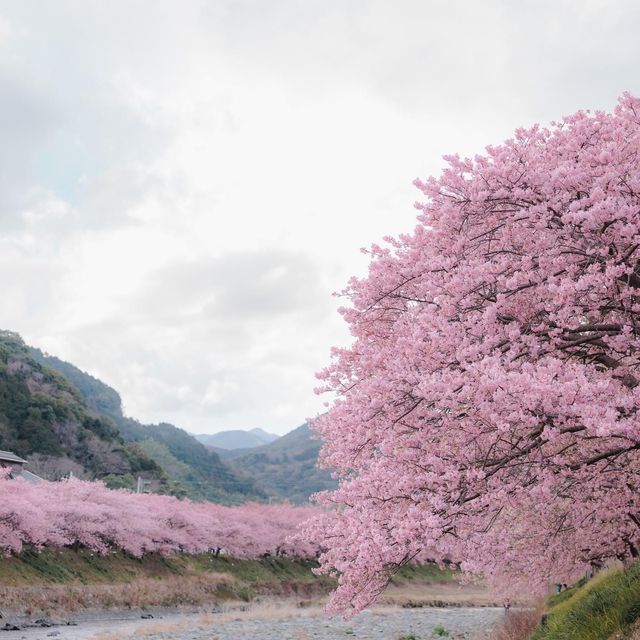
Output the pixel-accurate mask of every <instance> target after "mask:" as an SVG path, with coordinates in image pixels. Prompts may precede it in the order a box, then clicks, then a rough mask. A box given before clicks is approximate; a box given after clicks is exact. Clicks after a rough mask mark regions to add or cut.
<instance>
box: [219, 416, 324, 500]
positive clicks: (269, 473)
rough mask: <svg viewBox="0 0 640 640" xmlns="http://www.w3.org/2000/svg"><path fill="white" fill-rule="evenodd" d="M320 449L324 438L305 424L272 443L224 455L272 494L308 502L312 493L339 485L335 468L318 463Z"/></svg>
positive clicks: (229, 461) (230, 462)
mask: <svg viewBox="0 0 640 640" xmlns="http://www.w3.org/2000/svg"><path fill="white" fill-rule="evenodd" d="M319 451H320V442H319V441H318V440H314V439H313V438H312V434H311V430H310V429H309V427H308V425H306V424H303V425H302V426H300V427H298V428H297V429H294V430H293V431H291V432H290V433H287V434H286V435H284V436H282V437H281V438H278V439H277V440H275V441H274V442H271V443H270V444H266V445H262V446H260V447H255V448H253V449H236V450H234V451H227V452H221V455H222V456H223V459H224V460H225V461H226V462H227V463H228V464H230V465H231V466H232V467H233V468H234V469H235V470H236V472H237V473H238V474H245V475H247V476H249V477H251V478H253V479H254V480H255V483H256V485H257V486H259V487H260V488H261V489H262V490H263V491H264V492H265V493H267V494H268V495H269V496H270V497H273V498H276V499H287V500H291V501H292V502H295V503H304V502H307V500H308V499H309V496H310V495H311V494H313V493H316V492H317V491H323V490H325V489H333V488H335V487H336V481H335V480H334V479H333V478H332V477H331V472H330V471H329V470H327V469H319V468H318V467H317V466H316V463H317V461H318V452H319Z"/></svg>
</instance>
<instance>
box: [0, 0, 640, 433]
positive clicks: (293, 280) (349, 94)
mask: <svg viewBox="0 0 640 640" xmlns="http://www.w3.org/2000/svg"><path fill="white" fill-rule="evenodd" d="M639 24H640V4H639V3H637V2H634V1H632V0H630V1H629V2H616V1H615V0H614V1H605V0H598V1H590V0H586V1H585V0H575V1H571V2H567V1H564V2H563V1H558V0H554V1H550V2H543V1H540V0H536V1H535V2H510V1H508V0H504V1H502V2H500V1H490V0H483V1H482V2H476V1H473V0H468V1H465V2H455V1H451V0H446V1H445V0H443V1H441V2H436V1H433V0H432V1H429V0H416V1H404V0H398V1H396V2H390V1H388V0H380V1H364V0H362V1H360V0H340V1H333V0H317V1H315V0H299V1H293V0H292V1H287V0H283V1H276V0H274V1H269V0H246V1H245V0H228V1H223V0H210V1H208V2H198V1H195V0H194V1H189V0H173V1H171V2H163V1H161V0H144V1H137V0H108V1H106V0H105V1H103V2H98V1H89V0H75V1H63V0H56V1H55V2H44V1H42V0H37V1H35V0H34V1H28V0H15V1H11V0H9V1H6V0H5V1H1V2H0V132H1V134H2V139H1V144H0V287H1V289H0V290H1V291H2V305H1V308H0V316H1V317H0V328H5V329H10V330H14V331H17V332H19V333H21V334H22V335H23V337H24V338H25V340H26V341H27V342H28V343H30V344H32V345H34V346H38V347H41V348H42V349H44V350H46V351H48V352H50V353H52V354H55V355H57V356H59V357H61V358H63V359H65V360H68V361H70V362H72V363H74V364H76V365H77V366H79V367H80V368H82V369H84V370H86V371H88V372H90V373H92V374H93V375H95V376H97V377H99V378H101V379H102V380H104V381H105V382H107V383H108V384H110V385H112V386H113V387H115V388H116V389H117V390H118V391H119V392H120V393H121V395H122V397H123V400H124V403H125V410H126V412H127V413H128V414H129V415H131V416H133V417H136V418H138V419H140V420H143V421H147V422H158V421H168V422H172V423H174V424H176V425H178V426H181V427H183V428H186V429H188V430H190V431H193V432H215V431H220V430H223V429H232V428H251V427H255V426H259V427H263V428H265V429H267V430H270V431H273V432H277V433H285V432H286V431H289V430H290V429H292V428H294V427H296V426H298V425H299V424H301V423H302V422H303V421H304V420H305V418H306V417H308V416H311V415H314V414H315V413H317V412H318V411H319V410H321V408H322V404H321V402H322V398H317V397H315V396H314V394H313V387H314V386H315V384H316V380H315V379H314V372H315V371H317V370H319V369H320V368H322V367H323V366H324V365H325V364H326V363H327V362H328V358H329V350H330V347H331V346H332V345H339V344H346V343H348V341H349V335H348V332H347V331H346V329H345V327H344V326H343V323H342V321H341V319H340V317H339V316H338V315H337V314H336V311H335V309H336V306H337V305H338V303H339V301H337V300H336V299H335V298H334V297H332V296H331V293H332V292H333V291H336V290H339V289H342V288H343V286H344V285H345V283H346V281H347V279H348V278H349V277H350V276H351V275H354V274H363V273H365V271H366V257H365V256H363V255H362V254H361V253H360V251H359V249H360V247H363V246H367V245H369V244H371V243H372V242H376V241H379V240H380V239H381V238H382V237H383V236H384V235H388V234H397V233H400V232H403V231H409V230H410V229H412V228H413V226H414V223H415V215H416V212H415V209H414V208H413V203H414V201H415V200H416V199H417V198H418V197H419V194H418V192H417V190H416V189H415V188H414V187H413V186H412V184H411V183H412V180H413V179H414V178H416V177H421V178H425V177H427V176H428V175H430V174H434V173H438V172H439V170H440V168H441V167H442V164H443V163H442V160H441V157H442V155H443V154H446V153H454V152H460V153H461V154H472V153H476V152H481V151H482V149H483V148H484V146H485V145H487V144H491V143H499V142H501V141H502V140H504V139H505V138H506V137H508V136H509V135H510V134H511V132H512V131H513V130H514V128H515V127H517V126H520V125H529V124H533V123H534V122H548V121H550V120H553V119H557V118H559V117H561V116H562V115H566V114H568V113H571V112H573V111H575V110H576V109H578V108H605V109H610V108H611V107H613V105H614V104H615V101H616V97H617V96H618V95H619V94H620V93H621V92H622V91H625V90H630V91H632V92H634V93H636V94H638V93H640V72H639V71H638V69H639V68H640V65H639V63H640V38H638V31H637V29H638V25H639Z"/></svg>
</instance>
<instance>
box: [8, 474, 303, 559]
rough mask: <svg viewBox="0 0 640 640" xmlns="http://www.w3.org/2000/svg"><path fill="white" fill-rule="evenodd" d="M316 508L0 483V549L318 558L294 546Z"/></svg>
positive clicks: (92, 485) (69, 484)
mask: <svg viewBox="0 0 640 640" xmlns="http://www.w3.org/2000/svg"><path fill="white" fill-rule="evenodd" d="M314 511H316V510H315V509H313V508H311V507H294V506H290V505H281V504H280V505H264V504H247V505H243V506H238V507H226V506H222V505H217V504H213V503H211V502H202V503H200V502H191V501H189V500H178V499H177V498H174V497H170V496H161V495H147V494H134V493H130V492H129V491H126V490H111V489H107V488H106V487H105V486H104V485H103V484H102V483H100V482H83V481H80V480H77V479H71V480H65V481H62V482H42V483H39V484H30V483H28V482H26V481H24V480H21V479H16V480H9V479H6V478H1V479H0V549H2V550H3V551H4V552H5V553H16V552H19V551H20V550H21V549H22V548H23V546H24V545H32V546H35V547H44V546H53V547H64V546H70V545H78V544H79V545H82V546H84V547H87V548H90V549H93V550H95V551H97V552H100V553H106V552H108V551H110V550H112V549H121V550H124V551H127V552H128V553H131V554H133V555H136V556H140V555H142V554H144V553H145V552H159V553H163V554H168V553H173V552H178V551H180V552H185V553H202V552H206V551H208V550H210V549H220V548H221V549H224V551H225V552H226V553H227V554H229V555H231V556H233V557H237V558H256V557H259V556H261V555H263V554H275V553H279V552H284V553H287V554H289V555H293V556H299V557H308V556H311V557H313V556H314V555H315V549H314V548H313V547H312V546H311V545H310V544H308V543H306V542H305V541H304V540H303V539H301V538H299V539H297V541H292V542H287V537H288V536H289V535H290V534H292V533H293V532H294V530H295V528H296V526H297V525H298V524H300V523H301V522H303V521H304V520H306V519H307V518H309V516H310V515H311V514H312V513H313V512H314Z"/></svg>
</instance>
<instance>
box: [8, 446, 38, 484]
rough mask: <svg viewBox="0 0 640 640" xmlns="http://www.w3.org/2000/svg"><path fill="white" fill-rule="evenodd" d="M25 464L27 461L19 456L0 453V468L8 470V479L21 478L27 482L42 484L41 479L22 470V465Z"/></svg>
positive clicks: (9, 452) (10, 453)
mask: <svg viewBox="0 0 640 640" xmlns="http://www.w3.org/2000/svg"><path fill="white" fill-rule="evenodd" d="M25 464H27V461H26V460H25V459H24V458H21V457H20V456H17V455H16V454H15V453H13V452H11V451H0V467H2V468H4V469H7V468H8V469H10V471H9V477H10V478H23V479H24V480H27V481H28V482H33V483H37V482H42V478H41V477H40V476H37V475H36V474H35V473H31V471H27V470H26V469H25V468H24V465H25Z"/></svg>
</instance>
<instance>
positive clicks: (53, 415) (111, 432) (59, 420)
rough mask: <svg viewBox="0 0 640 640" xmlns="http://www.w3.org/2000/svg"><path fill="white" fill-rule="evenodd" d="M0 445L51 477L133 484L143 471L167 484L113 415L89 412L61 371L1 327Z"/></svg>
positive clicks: (160, 484) (155, 464)
mask: <svg viewBox="0 0 640 640" xmlns="http://www.w3.org/2000/svg"><path fill="white" fill-rule="evenodd" d="M0 448H2V449H7V450H11V451H15V452H16V453H17V454H18V455H21V456H23V457H27V458H29V461H30V462H31V466H30V468H31V469H32V470H34V471H35V472H36V473H40V474H42V475H44V476H46V477H50V478H53V479H55V478H59V477H61V476H63V475H68V474H69V473H70V472H72V473H73V474H75V475H77V476H80V477H86V478H104V479H106V480H107V481H112V480H116V479H118V481H119V482H124V483H127V482H128V483H133V479H134V477H135V475H137V474H143V475H145V476H146V477H147V478H149V479H151V480H153V481H154V482H155V483H156V484H157V485H158V486H161V487H163V488H164V487H166V485H167V483H168V479H167V477H166V474H165V473H164V471H163V470H162V468H161V467H160V465H158V464H157V463H156V462H155V461H154V460H153V459H152V458H151V457H150V456H148V455H147V454H146V453H145V452H144V450H143V448H142V447H141V446H139V445H137V444H132V443H125V441H124V438H123V437H122V435H121V433H120V431H119V430H118V428H117V426H116V425H115V424H114V422H113V421H112V420H110V419H109V418H108V417H106V416H104V415H101V414H99V413H97V412H94V411H91V410H90V408H89V407H88V406H87V405H86V404H85V402H84V401H83V399H82V396H81V394H80V393H79V391H78V390H77V389H76V388H75V387H74V386H73V385H72V384H70V383H69V381H68V380H67V379H66V378H65V377H64V376H62V375H61V374H60V373H58V372H56V371H54V370H53V369H52V368H50V367H47V366H45V365H44V364H43V363H42V362H40V361H38V360H37V359H36V358H34V357H33V354H32V352H31V351H30V350H29V349H28V347H27V346H26V345H25V344H24V342H23V341H22V339H21V338H20V336H18V335H17V334H15V333H12V332H8V331H2V332H0Z"/></svg>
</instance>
